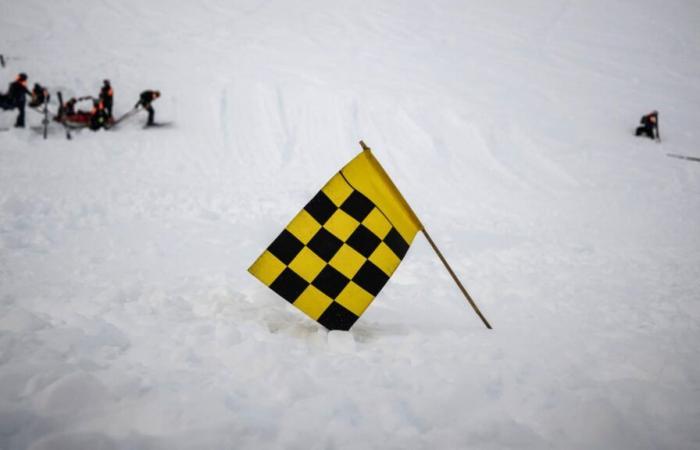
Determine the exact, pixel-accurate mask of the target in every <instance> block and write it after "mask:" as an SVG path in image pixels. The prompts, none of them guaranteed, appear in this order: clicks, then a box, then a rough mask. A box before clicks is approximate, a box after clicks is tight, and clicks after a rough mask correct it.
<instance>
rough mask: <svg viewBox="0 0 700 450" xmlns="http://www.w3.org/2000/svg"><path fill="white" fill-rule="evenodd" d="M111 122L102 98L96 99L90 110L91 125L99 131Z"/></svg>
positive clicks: (93, 129)
mask: <svg viewBox="0 0 700 450" xmlns="http://www.w3.org/2000/svg"><path fill="white" fill-rule="evenodd" d="M108 124H109V115H108V113H107V109H106V108H105V105H104V102H103V101H102V100H95V107H94V108H92V111H91V112H90V123H89V127H90V129H91V130H92V131H97V130H99V129H100V128H104V126H105V125H108Z"/></svg>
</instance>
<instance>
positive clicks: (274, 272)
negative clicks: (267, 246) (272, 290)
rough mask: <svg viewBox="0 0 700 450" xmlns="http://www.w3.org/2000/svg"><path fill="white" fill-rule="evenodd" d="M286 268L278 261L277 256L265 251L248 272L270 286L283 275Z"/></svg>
mask: <svg viewBox="0 0 700 450" xmlns="http://www.w3.org/2000/svg"><path fill="white" fill-rule="evenodd" d="M285 267H287V266H286V265H285V264H284V263H283V262H282V261H280V260H279V259H277V258H276V257H275V255H273V254H272V253H270V252H269V251H267V250H265V251H264V252H263V254H262V255H260V256H259V257H258V259H256V260H255V262H254V263H253V265H252V266H250V268H249V269H248V271H249V272H250V273H252V274H253V275H254V276H255V277H256V278H257V279H259V280H260V281H262V282H263V283H265V284H266V285H267V286H269V285H270V284H272V282H273V281H275V279H276V278H277V277H278V276H279V274H281V273H282V271H283V270H284V268H285Z"/></svg>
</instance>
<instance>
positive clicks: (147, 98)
mask: <svg viewBox="0 0 700 450" xmlns="http://www.w3.org/2000/svg"><path fill="white" fill-rule="evenodd" d="M158 97H160V91H143V92H142V93H141V96H140V97H139V101H138V102H136V105H135V106H134V108H138V107H139V106H143V109H145V110H146V111H148V122H146V126H151V125H155V122H154V120H153V119H154V117H155V114H156V112H155V110H154V109H153V106H151V103H153V102H154V101H155V100H156V99H157V98H158Z"/></svg>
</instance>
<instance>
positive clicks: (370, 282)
mask: <svg viewBox="0 0 700 450" xmlns="http://www.w3.org/2000/svg"><path fill="white" fill-rule="evenodd" d="M352 281H354V282H355V284H357V285H358V286H360V287H361V288H362V289H364V290H365V291H367V292H369V293H370V294H372V295H374V296H376V295H377V294H379V291H381V290H382V288H383V287H384V285H385V284H386V282H387V281H389V276H388V275H387V274H385V273H384V272H383V271H382V269H380V268H379V267H377V266H375V265H374V264H373V263H372V262H371V261H365V263H364V264H363V265H362V267H360V270H358V271H357V273H356V274H355V276H354V277H353V278H352Z"/></svg>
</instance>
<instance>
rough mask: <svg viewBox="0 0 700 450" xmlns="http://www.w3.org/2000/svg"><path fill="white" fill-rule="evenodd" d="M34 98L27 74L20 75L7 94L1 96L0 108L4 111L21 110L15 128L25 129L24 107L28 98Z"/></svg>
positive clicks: (11, 84)
mask: <svg viewBox="0 0 700 450" xmlns="http://www.w3.org/2000/svg"><path fill="white" fill-rule="evenodd" d="M27 95H29V96H30V97H31V96H32V93H31V92H30V91H29V89H27V74H26V73H20V74H19V75H17V79H15V81H13V82H12V83H10V87H9V88H8V90H7V94H5V95H3V96H0V97H1V98H0V106H1V107H2V109H15V108H17V109H19V114H18V115H17V120H16V121H15V127H17V128H24V106H25V105H26V103H27V99H26V96H27Z"/></svg>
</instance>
